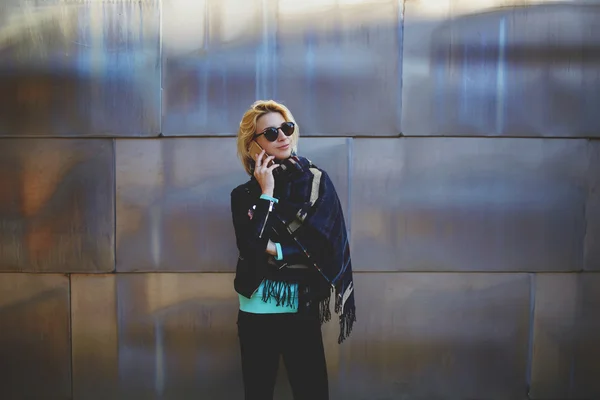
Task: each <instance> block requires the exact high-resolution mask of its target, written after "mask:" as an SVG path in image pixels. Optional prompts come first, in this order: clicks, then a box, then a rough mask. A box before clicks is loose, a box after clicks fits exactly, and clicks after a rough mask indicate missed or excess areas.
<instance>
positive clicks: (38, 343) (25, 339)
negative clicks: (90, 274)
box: [0, 273, 71, 400]
mask: <svg viewBox="0 0 600 400" xmlns="http://www.w3.org/2000/svg"><path fill="white" fill-rule="evenodd" d="M69 340H70V337H69V278H68V277H66V276H64V275H46V274H39V275H30V274H7V273H4V274H0V383H1V384H0V398H2V399H11V400H12V399H15V400H16V399H52V400H54V399H57V400H58V399H67V398H70V396H71V352H70V350H69V346H70V343H69Z"/></svg>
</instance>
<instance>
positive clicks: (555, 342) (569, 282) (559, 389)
mask: <svg viewBox="0 0 600 400" xmlns="http://www.w3.org/2000/svg"><path fill="white" fill-rule="evenodd" d="M535 286H536V292H535V311H534V315H535V320H534V336H533V344H534V347H533V358H532V380H531V391H530V397H531V398H532V399H540V400H550V399H556V400H564V399H597V398H600V384H599V383H598V376H599V375H600V364H599V363H598V358H599V357H600V350H599V349H600V339H599V338H600V319H599V318H598V307H600V274H598V273H579V274H538V275H537V276H536V285H535Z"/></svg>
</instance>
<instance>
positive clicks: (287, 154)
mask: <svg viewBox="0 0 600 400" xmlns="http://www.w3.org/2000/svg"><path fill="white" fill-rule="evenodd" d="M291 155H292V152H291V151H283V152H280V153H277V154H276V155H275V158H277V159H278V160H285V159H287V158H290V156H291Z"/></svg>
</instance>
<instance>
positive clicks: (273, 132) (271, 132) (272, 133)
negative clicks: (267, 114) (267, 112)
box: [265, 127, 279, 142]
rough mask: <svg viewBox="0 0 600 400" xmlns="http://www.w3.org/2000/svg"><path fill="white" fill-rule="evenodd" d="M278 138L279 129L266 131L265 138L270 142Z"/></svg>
mask: <svg viewBox="0 0 600 400" xmlns="http://www.w3.org/2000/svg"><path fill="white" fill-rule="evenodd" d="M277 136H279V130H278V129H277V128H273V127H271V128H267V129H265V137H266V138H267V140H268V141H269V142H274V141H276V140H277Z"/></svg>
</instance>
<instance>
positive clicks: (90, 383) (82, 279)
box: [71, 274, 119, 400]
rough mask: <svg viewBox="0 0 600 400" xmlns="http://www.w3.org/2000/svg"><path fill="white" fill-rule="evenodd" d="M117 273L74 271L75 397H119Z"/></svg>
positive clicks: (102, 399) (104, 399)
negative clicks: (78, 272)
mask: <svg viewBox="0 0 600 400" xmlns="http://www.w3.org/2000/svg"><path fill="white" fill-rule="evenodd" d="M116 281H117V276H116V275H114V274H112V275H80V274H76V275H71V326H72V328H71V329H72V330H71V336H72V349H71V351H72V354H73V356H72V358H73V398H74V399H76V400H77V399H85V400H107V399H113V400H117V398H118V397H117V395H118V389H119V369H118V366H119V348H118V346H119V344H118V328H119V324H118V321H119V320H118V313H117V284H116Z"/></svg>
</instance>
